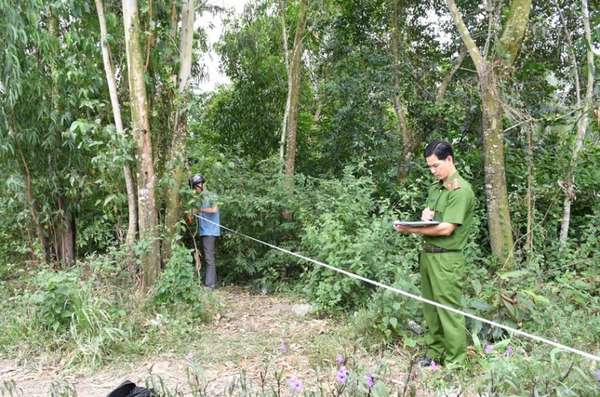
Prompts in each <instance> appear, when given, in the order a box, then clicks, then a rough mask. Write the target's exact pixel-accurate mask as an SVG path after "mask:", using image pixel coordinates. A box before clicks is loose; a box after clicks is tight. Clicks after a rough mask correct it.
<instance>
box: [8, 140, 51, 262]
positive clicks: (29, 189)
mask: <svg viewBox="0 0 600 397" xmlns="http://www.w3.org/2000/svg"><path fill="white" fill-rule="evenodd" d="M15 146H16V149H17V152H18V153H19V156H20V157H21V162H22V163H23V176H24V177H25V197H27V204H28V205H29V211H30V212H31V219H32V221H33V224H34V225H35V233H36V236H37V239H38V242H39V244H40V249H41V250H42V253H41V254H42V257H41V258H39V259H40V260H41V261H42V262H44V263H47V262H48V242H47V240H46V234H45V233H44V228H43V227H42V225H41V224H40V219H39V217H38V211H37V204H36V202H35V199H34V197H33V184H32V178H31V173H30V172H29V165H28V164H27V160H26V159H25V156H24V155H23V152H22V151H21V148H20V147H19V146H18V145H15ZM33 254H35V252H34V253H33Z"/></svg>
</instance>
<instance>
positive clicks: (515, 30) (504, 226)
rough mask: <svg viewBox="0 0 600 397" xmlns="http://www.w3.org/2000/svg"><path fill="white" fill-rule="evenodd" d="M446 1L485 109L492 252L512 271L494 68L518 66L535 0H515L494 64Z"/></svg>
mask: <svg viewBox="0 0 600 397" xmlns="http://www.w3.org/2000/svg"><path fill="white" fill-rule="evenodd" d="M446 2H447V4H448V8H449V9H450V13H451V14H452V19H453V20H454V24H455V25H456V28H457V29H458V31H459V33H460V35H461V38H462V40H463V42H464V44H465V46H466V47H467V51H468V53H469V55H470V56H471V59H472V60H473V63H474V64H475V68H476V69H477V75H478V78H479V90H480V96H481V102H482V110H483V150H484V158H485V160H484V172H485V192H486V207H487V212H488V230H489V234H490V245H491V248H492V253H493V254H494V255H495V256H496V257H497V258H498V260H499V261H500V263H501V265H502V267H505V268H510V267H512V266H513V265H514V258H513V253H514V243H513V236H512V225H511V220H510V212H509V210H508V205H509V203H508V193H507V187H506V172H505V167H504V132H503V128H502V116H503V110H502V105H501V103H502V102H501V100H500V93H499V90H498V84H497V82H496V73H495V71H494V65H496V64H502V65H503V68H504V71H503V72H504V73H503V75H506V71H507V70H508V69H510V68H511V67H512V65H513V64H514V61H515V59H516V57H517V55H518V52H519V50H520V47H521V42H522V39H523V36H524V34H525V31H526V29H527V23H528V20H529V11H530V9H531V0H513V1H512V2H511V4H510V10H509V17H508V19H507V21H506V23H505V28H504V31H503V34H502V37H501V38H500V40H499V43H497V51H496V52H497V53H498V55H499V58H496V59H493V60H492V61H491V62H490V61H488V60H486V59H485V58H484V57H483V56H482V55H481V52H480V51H479V48H478V47H477V44H476V43H475V41H474V40H473V38H472V37H471V34H470V33H469V30H468V29H467V27H466V25H465V23H464V20H463V18H462V14H461V13H460V11H459V10H458V7H457V6H456V3H455V1H454V0H446Z"/></svg>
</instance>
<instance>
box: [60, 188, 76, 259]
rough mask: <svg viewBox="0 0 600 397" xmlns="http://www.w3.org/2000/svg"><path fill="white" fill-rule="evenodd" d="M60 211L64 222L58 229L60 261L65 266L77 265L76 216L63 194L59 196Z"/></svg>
mask: <svg viewBox="0 0 600 397" xmlns="http://www.w3.org/2000/svg"><path fill="white" fill-rule="evenodd" d="M58 210H59V212H60V213H61V220H62V222H61V224H60V227H59V229H58V232H59V236H58V241H59V242H60V250H59V252H60V261H61V262H62V264H63V265H65V266H73V265H74V264H75V216H74V215H73V211H72V210H71V209H70V208H69V207H68V205H67V204H66V202H65V197H64V196H63V195H62V194H60V195H59V196H58Z"/></svg>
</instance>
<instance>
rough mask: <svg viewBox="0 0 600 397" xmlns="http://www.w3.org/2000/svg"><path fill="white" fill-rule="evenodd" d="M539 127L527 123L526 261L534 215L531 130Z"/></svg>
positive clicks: (531, 243) (530, 245)
mask: <svg viewBox="0 0 600 397" xmlns="http://www.w3.org/2000/svg"><path fill="white" fill-rule="evenodd" d="M534 128H535V129H537V128H539V127H538V126H533V125H531V124H529V123H528V125H527V199H526V200H527V240H526V242H525V250H526V251H527V256H528V259H529V260H528V262H530V261H531V254H532V253H533V220H534V217H535V214H534V210H535V206H534V202H535V197H534V195H533V179H534V178H533V172H534V168H533V163H534V161H533V130H534Z"/></svg>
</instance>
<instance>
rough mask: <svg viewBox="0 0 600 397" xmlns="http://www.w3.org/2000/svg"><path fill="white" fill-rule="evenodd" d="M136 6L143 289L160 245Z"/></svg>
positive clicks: (130, 59) (131, 27)
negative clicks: (143, 244)
mask: <svg viewBox="0 0 600 397" xmlns="http://www.w3.org/2000/svg"><path fill="white" fill-rule="evenodd" d="M137 7H138V6H137V0H123V24H124V29H125V48H126V52H127V71H128V80H129V96H130V103H131V119H132V127H133V136H134V138H135V141H136V149H137V150H136V152H137V153H136V154H137V159H136V160H137V164H138V166H137V170H138V175H137V181H138V210H139V219H138V221H139V228H140V238H142V239H145V240H147V241H148V248H147V250H146V251H145V252H144V253H142V254H141V258H140V259H141V263H142V272H143V277H142V289H143V290H145V291H146V290H148V289H149V288H150V287H152V285H154V282H155V281H156V278H157V276H158V273H159V271H160V245H159V238H158V230H157V226H158V216H157V211H156V198H155V195H156V193H155V190H156V177H155V173H154V162H153V159H152V141H151V138H150V122H149V118H148V103H147V97H146V87H145V85H144V63H143V58H142V50H141V45H140V27H139V17H138V8H137Z"/></svg>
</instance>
